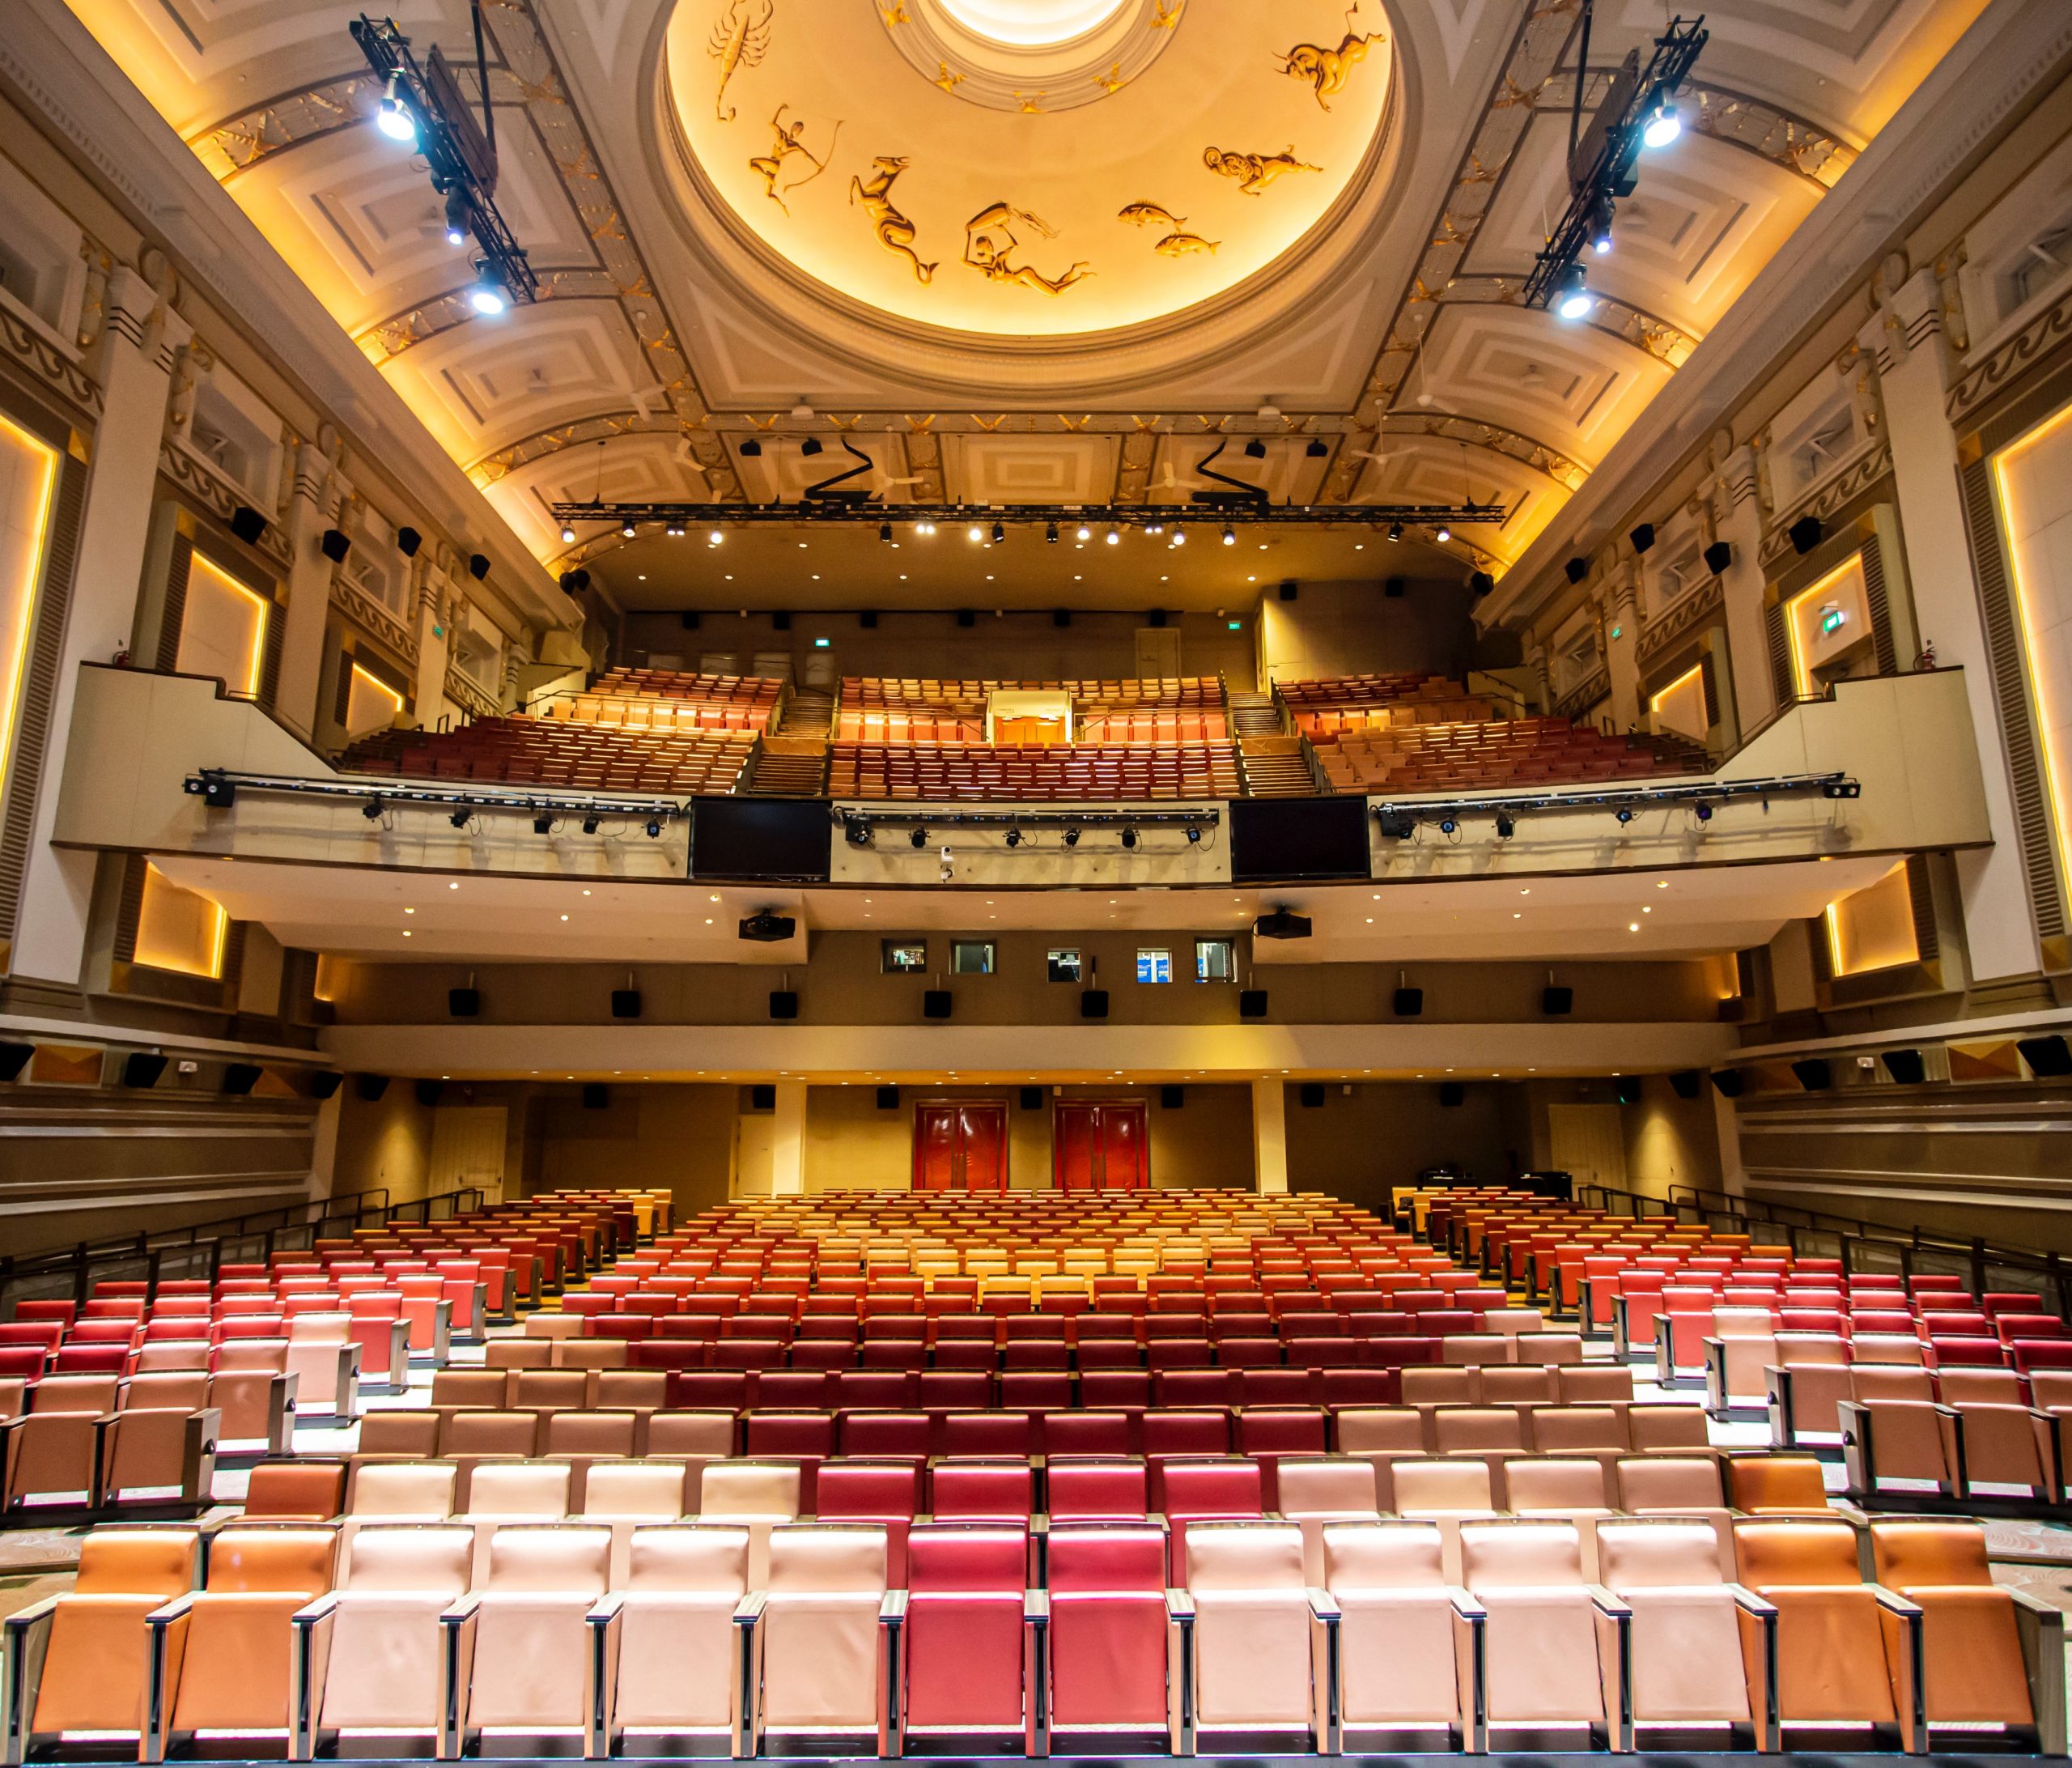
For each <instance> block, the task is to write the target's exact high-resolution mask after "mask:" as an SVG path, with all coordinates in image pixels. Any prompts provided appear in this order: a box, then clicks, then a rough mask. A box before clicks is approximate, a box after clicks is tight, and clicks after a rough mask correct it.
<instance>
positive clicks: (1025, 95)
mask: <svg viewBox="0 0 2072 1768" xmlns="http://www.w3.org/2000/svg"><path fill="white" fill-rule="evenodd" d="M1048 96H1049V94H1047V93H1046V92H1017V93H1016V94H1015V95H1014V101H1015V107H1016V108H1017V109H1018V110H1019V111H1020V112H1021V114H1022V115H1023V116H1024V117H1041V116H1042V114H1043V100H1045V99H1046V98H1047V97H1048Z"/></svg>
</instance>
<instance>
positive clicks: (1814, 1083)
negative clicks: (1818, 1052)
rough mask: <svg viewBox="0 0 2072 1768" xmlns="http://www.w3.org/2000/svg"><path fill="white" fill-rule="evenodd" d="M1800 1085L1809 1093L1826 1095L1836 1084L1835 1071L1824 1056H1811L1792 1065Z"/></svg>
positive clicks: (1792, 1070)
mask: <svg viewBox="0 0 2072 1768" xmlns="http://www.w3.org/2000/svg"><path fill="white" fill-rule="evenodd" d="M1791 1072H1792V1073H1794V1074H1796V1075H1797V1076H1798V1084H1799V1085H1800V1086H1802V1087H1804V1088H1805V1089H1806V1090H1807V1092H1809V1093H1824V1092H1825V1091H1827V1090H1828V1088H1829V1087H1831V1086H1833V1085H1834V1084H1835V1071H1834V1069H1832V1067H1830V1066H1829V1065H1828V1059H1827V1057H1825V1056H1806V1057H1803V1058H1802V1059H1801V1060H1798V1061H1796V1062H1794V1063H1793V1064H1792V1065H1791Z"/></svg>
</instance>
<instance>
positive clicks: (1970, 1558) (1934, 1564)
mask: <svg viewBox="0 0 2072 1768" xmlns="http://www.w3.org/2000/svg"><path fill="white" fill-rule="evenodd" d="M1870 1554H1871V1562H1872V1564H1873V1565H1874V1566H1875V1568H1876V1570H1877V1575H1878V1582H1879V1583H1882V1584H1884V1585H1887V1586H1888V1587H1890V1588H1892V1589H1894V1590H1897V1591H1899V1592H1901V1593H1902V1594H1904V1593H1905V1592H1907V1591H1909V1590H1934V1589H1947V1588H1949V1587H1951V1586H1953V1585H1972V1586H1976V1587H1982V1588H1991V1587H1993V1573H1992V1570H1991V1569H1990V1568H1989V1566H1988V1565H1987V1563H1986V1557H1985V1529H1984V1528H1981V1527H1980V1525H1979V1524H1976V1523H1972V1522H1942V1521H1939V1520H1938V1521H1933V1522H1916V1521H1913V1520H1912V1519H1909V1520H1907V1521H1904V1522H1895V1521H1887V1520H1879V1521H1876V1522H1873V1523H1872V1524H1871V1525H1870Z"/></svg>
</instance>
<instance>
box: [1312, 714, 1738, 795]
mask: <svg viewBox="0 0 2072 1768" xmlns="http://www.w3.org/2000/svg"><path fill="white" fill-rule="evenodd" d="M1313 741H1314V742H1315V744H1316V754H1317V759H1318V763H1319V764H1320V765H1321V766H1322V767H1323V770H1324V776H1325V778H1326V779H1327V780H1329V781H1330V782H1331V787H1332V789H1333V790H1335V791H1340V792H1380V791H1382V790H1384V789H1386V790H1387V791H1389V792H1391V793H1410V792H1445V791H1450V790H1455V789H1469V788H1473V789H1487V788H1492V787H1497V786H1562V785H1588V784H1607V783H1610V782H1612V781H1615V780H1645V779H1651V778H1656V777H1659V776H1670V775H1678V774H1694V773H1705V772H1709V771H1710V769H1711V763H1710V761H1709V759H1707V757H1706V755H1705V752H1704V750H1702V749H1700V748H1698V747H1697V746H1695V745H1693V744H1692V743H1689V742H1685V741H1684V740H1683V739H1681V738H1677V737H1639V736H1636V737H1616V736H1607V735H1606V734H1604V733H1602V732H1599V731H1595V730H1592V729H1588V728H1587V727H1585V726H1579V725H1572V724H1570V723H1569V720H1567V719H1565V718H1517V719H1501V720H1494V721H1489V722H1480V721H1478V722H1471V723H1467V724H1449V725H1410V726H1408V727H1403V728H1398V729H1386V730H1371V729H1370V730H1366V731H1358V732H1348V733H1344V734H1343V735H1340V736H1339V737H1335V738H1332V739H1330V740H1328V741H1327V740H1323V739H1313Z"/></svg>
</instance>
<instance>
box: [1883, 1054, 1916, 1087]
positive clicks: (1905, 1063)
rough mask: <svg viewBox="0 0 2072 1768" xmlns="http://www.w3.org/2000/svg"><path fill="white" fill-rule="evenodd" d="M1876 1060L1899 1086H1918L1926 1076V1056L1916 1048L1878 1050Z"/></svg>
mask: <svg viewBox="0 0 2072 1768" xmlns="http://www.w3.org/2000/svg"><path fill="white" fill-rule="evenodd" d="M1878 1060H1879V1061H1880V1062H1882V1063H1883V1064H1884V1065H1885V1072H1886V1073H1887V1074H1889V1075H1891V1076H1892V1078H1893V1079H1894V1080H1895V1081H1896V1082H1898V1083H1899V1084H1900V1086H1920V1085H1921V1082H1923V1081H1925V1080H1926V1079H1927V1078H1928V1058H1927V1057H1926V1056H1923V1055H1922V1054H1921V1052H1920V1051H1918V1050H1880V1051H1879V1052H1878Z"/></svg>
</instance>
